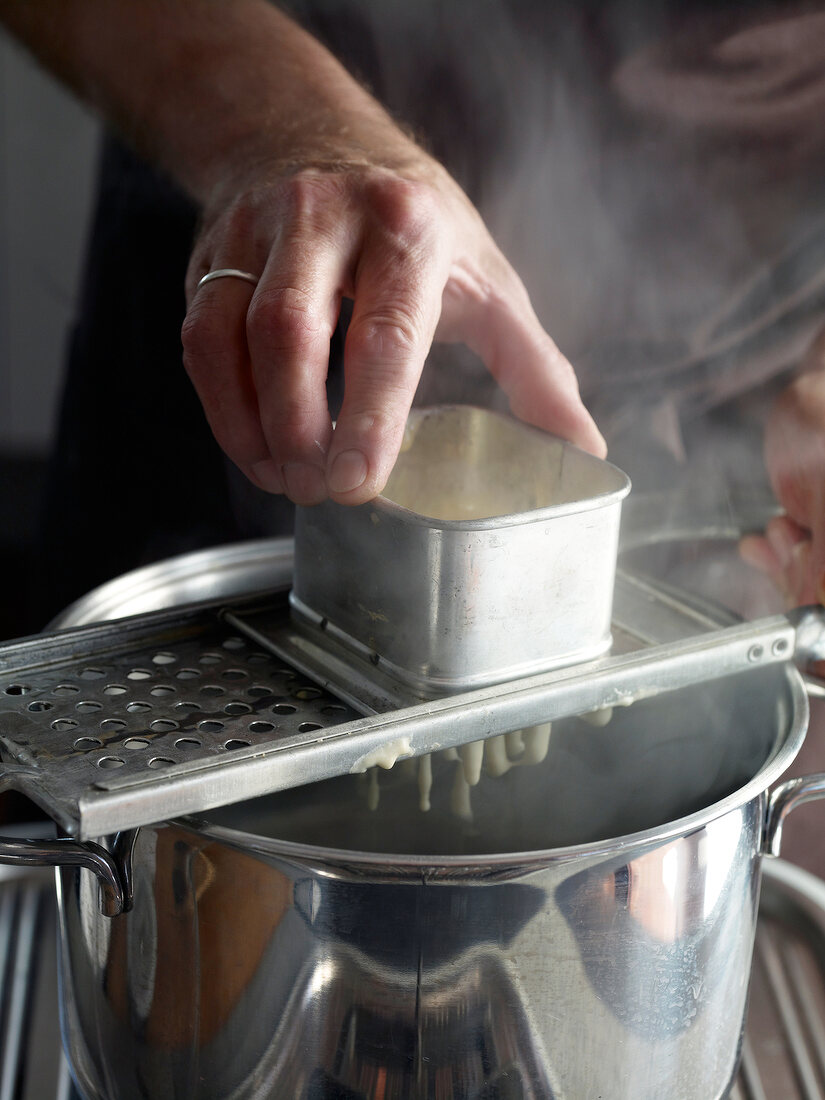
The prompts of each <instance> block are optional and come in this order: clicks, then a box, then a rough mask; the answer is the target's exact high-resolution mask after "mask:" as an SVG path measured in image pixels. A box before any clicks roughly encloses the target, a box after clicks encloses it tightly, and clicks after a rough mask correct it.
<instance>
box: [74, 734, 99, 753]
mask: <svg viewBox="0 0 825 1100" xmlns="http://www.w3.org/2000/svg"><path fill="white" fill-rule="evenodd" d="M74 747H75V748H76V749H77V750H78V752H86V750H87V749H100V748H102V747H103V742H102V741H101V740H100V738H98V737H78V739H77V740H76V741H75V743H74Z"/></svg>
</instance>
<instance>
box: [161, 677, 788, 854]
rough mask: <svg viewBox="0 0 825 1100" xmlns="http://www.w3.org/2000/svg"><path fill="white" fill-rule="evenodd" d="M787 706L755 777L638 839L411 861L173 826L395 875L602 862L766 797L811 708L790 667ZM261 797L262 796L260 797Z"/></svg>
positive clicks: (189, 819)
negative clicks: (780, 730) (586, 859)
mask: <svg viewBox="0 0 825 1100" xmlns="http://www.w3.org/2000/svg"><path fill="white" fill-rule="evenodd" d="M785 677H786V680H787V682H788V688H789V691H790V702H791V721H790V723H789V726H790V728H789V729H788V731H787V733H786V734H785V737H784V739H783V741H782V743H781V744H780V745H779V747H778V748H776V749H775V750H774V751H773V753H772V754H771V755H770V756H769V757H768V759H767V760H766V761H765V763H764V764H763V765H762V766H761V767H760V769H759V771H758V772H757V773H756V774H755V775H754V776H753V777H752V778H751V779H750V780H748V782H747V783H745V784H744V786H742V787H740V788H739V789H738V790H736V791H733V792H731V794H729V795H726V796H725V797H724V798H722V799H720V800H719V801H718V802H713V803H711V805H709V806H705V807H704V808H703V809H701V810H696V811H694V812H693V813H692V814H688V815H687V816H686V817H681V818H678V819H677V820H675V821H669V822H666V823H665V824H664V825H658V826H653V827H652V828H650V829H644V830H642V831H640V832H636V833H627V834H625V835H623V836H619V837H606V838H605V839H604V840H598V841H590V842H588V843H584V844H573V845H569V846H566V847H562V848H544V849H533V850H530V851H522V852H519V851H515V852H491V853H487V854H483V853H482V854H478V853H476V854H473V855H426V854H423V855H411V854H409V853H404V854H401V853H393V852H366V851H357V850H352V851H351V850H349V849H347V848H332V847H329V846H326V845H319V844H308V843H304V842H302V841H293V840H279V839H278V838H277V837H268V836H261V835H260V834H258V833H250V832H246V831H245V830H243V829H234V828H231V827H230V826H227V825H218V824H215V823H212V822H210V821H209V820H208V819H206V818H202V817H198V816H197V815H193V814H190V815H187V816H185V817H181V818H177V819H176V820H175V822H174V824H176V825H180V826H182V827H184V828H186V829H189V830H191V831H193V832H197V833H198V834H199V835H201V836H208V837H210V838H211V839H213V840H218V841H222V842H223V843H226V844H231V845H232V846H233V847H237V848H243V849H244V850H245V851H257V852H260V853H265V854H268V855H277V856H283V857H287V858H292V859H294V860H296V861H300V862H303V863H309V862H311V863H316V864H317V863H322V864H326V865H333V866H348V867H352V866H359V867H375V866H377V865H384V866H386V865H391V866H392V868H393V869H394V870H398V871H403V870H410V871H419V872H420V871H421V870H422V869H430V870H435V869H443V870H444V871H446V872H450V871H453V872H458V871H460V870H462V869H478V868H482V867H483V868H484V869H485V870H486V871H488V872H489V871H490V870H491V869H493V868H499V869H501V868H503V867H514V866H518V867H519V868H525V867H530V866H536V867H538V866H544V865H546V864H548V863H566V862H570V861H572V860H575V859H579V858H581V857H582V856H599V857H601V856H605V855H610V854H611V853H619V852H622V851H625V850H628V849H632V848H637V847H641V846H644V845H646V844H649V843H653V842H655V843H657V844H659V843H661V842H662V841H667V840H671V839H673V838H674V837H677V836H683V835H686V834H688V833H691V832H695V831H697V830H699V829H702V828H704V827H705V826H706V825H708V824H709V823H710V822H711V821H714V820H716V819H717V818H720V817H723V816H724V815H725V814H727V813H729V812H731V811H732V810H736V809H739V808H740V807H742V806H745V805H747V804H748V803H750V802H751V801H752V800H754V799H756V798H757V797H759V796H760V795H762V794H764V793H765V792H766V791H767V789H768V788H769V787H770V786H771V785H772V784H773V783H774V782H775V781H776V780H777V779H778V778H779V777H780V776H781V775H782V773H783V772H784V771H786V769H787V768H788V767H790V765H791V763H792V762H793V760H794V758H795V757H796V755H797V753H798V752H799V750H800V748H801V747H802V742H803V741H804V739H805V733H806V731H807V727H808V718H809V703H808V694H807V691H806V690H805V683H804V680H803V679H802V675H801V674H800V672H799V671H798V669H797V668H796V667H795V666H793V665H790V664H789V665H787V666H786V668H785ZM264 797H265V796H264Z"/></svg>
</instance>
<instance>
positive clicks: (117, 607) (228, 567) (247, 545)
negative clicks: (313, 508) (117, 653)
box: [50, 538, 293, 630]
mask: <svg viewBox="0 0 825 1100" xmlns="http://www.w3.org/2000/svg"><path fill="white" fill-rule="evenodd" d="M292 561H293V541H292V539H289V538H283V539H256V540H252V541H249V542H242V543H231V544H229V545H227V546H216V547H214V548H212V549H209V550H199V551H196V552H195V553H190V554H180V555H179V556H178V557H175V558H167V559H166V560H165V561H161V562H157V563H156V564H154V565H147V566H144V567H143V568H142V569H134V570H132V572H131V573H124V574H123V576H121V577H115V579H114V580H111V581H107V583H106V584H102V585H100V586H99V587H98V588H95V589H93V590H92V591H91V592H87V593H86V595H85V596H82V597H81V598H80V599H79V600H76V601H75V603H73V604H71V605H70V606H69V607H67V608H66V610H65V611H63V612H62V613H61V614H60V615H58V616H57V617H56V618H55V619H54V620H53V621H52V622H51V624H50V629H51V630H65V629H67V628H69V627H79V626H86V625H88V624H90V623H100V622H106V621H109V620H112V619H123V618H126V617H127V616H130V615H146V614H148V613H149V612H151V611H163V610H164V609H168V608H171V607H180V606H181V605H182V604H188V603H200V602H204V601H209V600H227V599H237V598H238V597H242V596H247V595H251V594H252V593H253V592H264V591H266V590H267V589H270V588H280V587H281V586H283V585H286V584H289V583H291V581H292Z"/></svg>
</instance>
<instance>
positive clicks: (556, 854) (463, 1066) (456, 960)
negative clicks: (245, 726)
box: [58, 666, 807, 1100]
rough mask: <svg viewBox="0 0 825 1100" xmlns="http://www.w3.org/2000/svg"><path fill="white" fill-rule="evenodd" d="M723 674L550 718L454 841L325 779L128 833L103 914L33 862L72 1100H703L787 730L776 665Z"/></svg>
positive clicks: (723, 1085) (717, 1056) (740, 983)
mask: <svg viewBox="0 0 825 1100" xmlns="http://www.w3.org/2000/svg"><path fill="white" fill-rule="evenodd" d="M744 675H745V677H746V678H747V688H746V690H742V686H743V684H742V680H741V677H740V678H728V679H726V680H721V681H717V682H716V684H715V685H714V687H713V690H712V691H708V690H706V689H704V688H695V687H694V688H689V689H685V690H683V691H681V692H680V693H678V694H675V695H672V696H669V697H667V698H664V697H660V698H655V699H651V700H647V701H644V702H641V703H639V704H638V705H637V706H634V707H632V708H629V709H628V710H625V711H622V712H617V713H616V715H615V716H614V719H613V721H612V722H611V724H610V726H608V727H605V728H603V729H601V730H593V731H592V733H593V736H592V737H590V736H582V731H581V730H580V729H579V728H578V727H579V723H578V722H577V721H576V720H570V721H569V722H566V723H565V722H563V723H560V724H559V727H558V728H557V729H554V731H553V737H552V738H551V751H550V753H549V754H548V757H547V759H546V761H545V762H544V764H543V765H542V766H541V767H537V768H523V769H517V770H515V771H514V772H511V773H508V775H507V776H504V777H503V779H502V780H495V781H492V780H488V779H487V777H485V778H484V779H482V786H480V788H479V791H478V797H477V798H475V799H474V812H475V813H474V820H473V822H472V823H471V824H465V825H463V826H462V825H461V824H457V823H456V822H455V820H454V819H452V818H450V817H449V815H448V813H447V812H446V807H445V806H444V805H443V804H441V805H439V803H438V800H437V799H434V807H433V812H432V813H431V814H429V815H421V814H419V812H418V811H417V808H416V802H417V797H416V792H415V789H414V784H411V783H410V782H409V780H407V779H405V777H404V775H403V774H397V775H395V776H394V778H393V780H392V785H391V786H388V787H387V789H386V790H385V791H384V794H383V795H382V799H381V802H380V804H379V808H378V810H377V811H376V812H374V813H370V812H369V811H368V810H367V809H366V807H365V805H364V803H363V800H362V799H360V797H359V795H358V792H357V789H356V790H354V789H353V786H354V785H355V784H356V779H355V778H354V777H342V778H340V779H337V780H333V781H330V783H328V784H323V785H319V786H318V787H317V788H315V789H314V790H313V792H312V799H311V800H310V799H309V798H308V796H307V792H306V791H303V792H299V791H292V792H287V793H285V794H282V795H277V796H273V797H272V798H270V799H267V800H265V801H264V802H261V803H257V804H256V803H246V804H244V805H241V806H238V807H235V808H233V809H231V810H226V811H221V812H216V813H215V814H213V815H211V818H210V819H209V820H201V821H194V820H189V821H184V822H178V823H170V824H167V825H163V826H158V827H148V828H144V829H141V830H140V831H139V833H138V836H137V838H136V843H135V847H134V852H133V861H132V876H133V883H134V897H135V905H134V909H133V910H132V912H129V913H125V914H123V915H121V916H118V917H116V918H114V919H113V920H107V919H105V918H103V917H102V916H101V915H100V914H99V912H98V909H97V905H96V900H97V899H96V894H95V888H94V884H93V882H92V881H91V880H90V878H89V876H87V875H85V874H78V873H76V872H74V873H73V872H72V871H70V870H68V869H64V870H61V871H59V873H58V874H59V883H60V898H61V917H62V922H61V960H62V961H61V966H62V973H63V988H64V991H65V998H66V999H65V1013H64V1028H65V1034H66V1040H67V1044H68V1047H69V1050H70V1052H71V1056H72V1061H73V1065H74V1068H75V1071H76V1073H77V1075H78V1079H79V1081H80V1083H81V1085H82V1088H83V1090H84V1092H85V1093H86V1094H87V1097H88V1100H102V1098H105V1100H120V1098H121V1097H123V1098H131V1097H137V1096H141V1097H146V1096H151V1097H152V1098H153V1100H154V1098H157V1100H164V1098H165V1097H167V1096H169V1097H172V1096H174V1097H175V1098H176V1100H177V1098H179V1097H185V1098H188V1097H191V1098H197V1100H206V1098H212V1097H214V1098H217V1097H221V1098H222V1100H223V1098H226V1097H229V1096H232V1097H237V1098H238V1100H242V1098H250V1100H251V1098H254V1100H263V1098H270V1097H271V1098H274V1097H282V1096H290V1097H292V1096H295V1097H307V1098H309V1097H313V1098H315V1097H333V1096H334V1097H348V1098H349V1097H369V1098H370V1100H379V1098H380V1097H383V1098H385V1100H386V1098H388V1097H411V1098H419V1097H420V1098H424V1097H431V1096H448V1097H450V1098H451V1100H452V1098H459V1100H460V1098H462V1097H466V1098H468V1100H469V1098H471V1097H472V1098H474V1100H482V1098H483V1100H505V1098H506V1100H510V1098H512V1097H537V1098H538V1097H541V1098H543V1100H545V1098H549V1097H551V1096H552V1097H555V1098H557V1100H580V1098H582V1097H589V1096H598V1095H600V1094H601V1095H602V1096H603V1097H604V1098H605V1100H629V1098H630V1097H633V1098H634V1100H636V1098H641V1100H645V1098H646V1097H647V1098H651V1100H652V1098H653V1097H655V1098H656V1100H660V1098H661V1097H662V1096H678V1097H679V1098H680V1100H694V1098H695V1100H717V1098H721V1097H722V1096H724V1095H726V1093H727V1092H728V1090H729V1089H730V1087H731V1085H732V1083H733V1074H734V1069H735V1065H736V1061H737V1054H738V1049H739V1042H740V1036H741V1027H742V1014H743V1011H744V1005H745V991H746V986H747V974H748V969H749V963H750V955H751V948H752V943H753V934H754V927H755V916H756V899H757V895H758V886H759V877H760V868H761V858H760V857H761V852H762V843H763V829H764V821H765V813H766V804H767V799H766V795H765V790H766V788H767V786H768V785H769V783H771V782H772V781H773V779H775V778H777V777H778V775H779V774H780V773H781V771H783V770H784V768H785V767H786V766H787V765H788V764H789V763H790V761H791V760H792V759H793V756H794V755H795V754H796V752H797V750H798V748H799V745H800V743H801V740H802V737H803V735H804V728H805V720H806V714H807V708H806V704H805V697H804V692H803V689H802V683H801V679H800V678H799V676H798V674H797V673H796V672H795V671H794V670H792V669H790V668H788V667H787V666H773V667H768V668H765V669H762V670H760V672H759V673H758V674H757V675H755V676H754V675H753V674H751V673H747V674H744ZM630 745H632V746H633V753H632V754H631V753H629V752H628V751H627V750H628V746H630ZM272 838H276V839H272ZM239 899H244V902H245V903H239Z"/></svg>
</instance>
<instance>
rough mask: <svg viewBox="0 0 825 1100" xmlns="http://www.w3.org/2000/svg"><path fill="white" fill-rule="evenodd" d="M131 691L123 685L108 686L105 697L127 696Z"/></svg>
mask: <svg viewBox="0 0 825 1100" xmlns="http://www.w3.org/2000/svg"><path fill="white" fill-rule="evenodd" d="M128 690H129V689H128V688H127V687H124V686H123V684H107V685H106V687H105V688H104V689H103V694H104V695H125V694H126V692H127V691H128Z"/></svg>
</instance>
